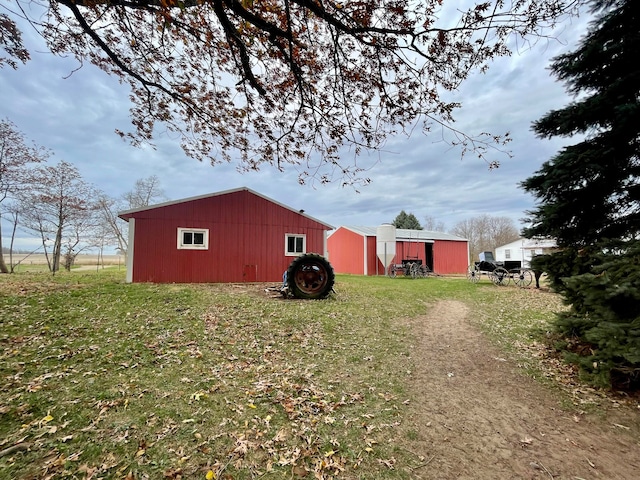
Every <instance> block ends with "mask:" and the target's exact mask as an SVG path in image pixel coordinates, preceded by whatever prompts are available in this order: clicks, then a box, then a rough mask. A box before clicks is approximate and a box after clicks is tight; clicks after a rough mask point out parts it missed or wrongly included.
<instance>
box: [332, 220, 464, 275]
mask: <svg viewBox="0 0 640 480" xmlns="http://www.w3.org/2000/svg"><path fill="white" fill-rule="evenodd" d="M376 232H377V229H376V227H345V226H343V227H340V228H338V229H337V230H336V231H335V232H333V233H332V234H331V235H329V238H328V240H327V249H328V250H329V261H330V262H331V266H332V267H333V269H334V270H335V271H336V273H352V274H356V275H384V274H385V271H384V265H383V264H382V262H380V260H379V259H378V256H377V253H376V247H377V243H376V242H377V238H376ZM403 260H421V261H422V264H423V265H426V266H428V267H429V268H430V269H431V271H433V272H435V273H439V274H464V273H466V271H467V267H468V265H469V245H468V241H467V240H466V239H464V238H461V237H457V236H455V235H451V234H449V233H444V232H429V231H426V230H405V229H401V228H398V229H396V256H395V259H394V260H393V263H402V261H403Z"/></svg>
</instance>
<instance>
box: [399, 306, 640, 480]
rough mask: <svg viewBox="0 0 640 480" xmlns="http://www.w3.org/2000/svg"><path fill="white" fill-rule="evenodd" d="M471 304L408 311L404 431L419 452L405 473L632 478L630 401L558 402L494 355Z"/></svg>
mask: <svg viewBox="0 0 640 480" xmlns="http://www.w3.org/2000/svg"><path fill="white" fill-rule="evenodd" d="M470 313H471V312H470V311H469V309H468V307H467V306H466V305H465V304H463V303H461V302H456V301H443V302H440V303H438V304H437V305H436V306H435V308H433V309H431V310H430V312H429V314H428V315H426V316H422V317H417V318H414V319H411V320H408V321H409V322H410V327H411V328H412V330H413V331H414V332H415V337H414V338H416V350H415V352H414V355H415V356H416V357H417V358H416V360H417V362H416V363H417V364H418V365H421V366H422V368H421V369H419V371H418V372H415V374H414V376H413V383H412V385H411V388H412V389H413V391H414V392H415V395H414V401H413V402H412V406H411V409H412V412H411V415H410V416H409V418H410V419H411V420H410V423H411V424H410V425H408V426H406V428H407V431H406V432H405V435H407V436H409V437H410V438H411V442H410V445H411V447H410V448H411V449H412V452H413V453H414V454H416V455H417V456H418V457H419V458H421V459H422V458H424V461H423V463H422V464H421V465H420V466H418V467H416V468H414V469H413V470H412V471H411V478H416V479H443V480H444V479H474V480H478V479H495V480H502V479H585V480H590V479H612V480H613V479H628V480H635V479H640V420H639V419H640V410H637V407H633V406H622V407H619V408H617V409H608V408H606V409H605V410H606V412H605V413H604V414H600V413H597V414H596V413H589V412H581V411H579V410H578V409H575V410H574V409H572V408H563V407H562V403H561V394H560V392H555V391H553V390H551V389H549V388H548V387H545V386H543V385H541V384H539V383H538V382H536V381H535V380H533V379H531V378H530V377H527V376H526V375H525V374H524V372H523V371H522V370H521V369H520V370H519V369H518V367H517V366H516V365H514V364H513V362H512V361H510V360H507V359H504V358H501V355H502V354H501V353H499V351H498V350H497V349H495V348H494V347H493V346H492V345H491V344H490V343H489V342H488V340H487V339H486V338H485V337H484V336H483V334H482V333H480V332H479V331H478V330H477V329H476V328H475V327H473V326H472V324H471V323H470V322H469V316H470ZM565 405H566V402H565ZM601 410H602V409H599V411H601Z"/></svg>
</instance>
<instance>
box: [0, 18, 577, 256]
mask: <svg viewBox="0 0 640 480" xmlns="http://www.w3.org/2000/svg"><path fill="white" fill-rule="evenodd" d="M587 19H588V17H587V16H586V15H585V16H583V17H580V18H579V19H574V20H572V21H571V22H570V23H565V24H563V25H562V26H561V28H559V29H558V30H557V31H556V32H554V35H555V37H557V39H554V40H540V41H538V42H537V43H536V44H535V45H532V46H531V45H530V46H526V47H525V46H524V45H521V46H520V47H518V48H517V50H518V51H516V52H514V54H513V56H512V57H509V58H504V59H500V60H498V61H496V62H494V63H493V64H492V66H491V67H490V69H489V71H488V72H487V73H485V74H475V75H474V76H472V77H471V78H470V79H469V80H468V81H467V82H466V83H464V84H463V85H462V86H461V88H460V90H459V91H457V92H454V94H455V96H454V98H455V100H456V101H459V102H461V103H462V109H461V110H459V111H458V112H457V115H456V120H457V122H456V125H455V126H456V128H458V129H460V130H462V131H464V132H466V133H469V134H475V133H479V132H484V131H486V132H491V133H495V134H502V133H504V132H510V135H511V137H512V138H513V141H512V142H511V143H510V144H509V146H508V149H509V150H510V151H511V153H512V155H513V157H512V158H508V157H506V156H504V155H501V154H496V155H495V156H493V157H492V159H495V160H498V161H500V168H498V169H494V170H489V169H488V165H487V163H486V162H485V161H484V160H481V159H478V158H475V157H474V156H473V155H469V156H466V157H464V158H461V156H460V151H459V150H457V149H455V148H453V149H452V148H451V147H449V146H448V145H447V144H445V143H443V142H442V141H440V140H441V132H439V131H434V133H433V135H431V136H424V135H422V134H421V133H420V132H416V133H414V134H413V135H412V136H411V137H410V138H406V137H397V138H394V139H391V140H390V141H389V142H388V144H387V146H386V148H385V151H383V152H381V153H380V154H379V156H377V157H375V158H368V159H365V161H366V162H368V163H369V164H371V165H372V166H371V168H370V170H369V171H368V172H367V176H369V177H370V178H371V180H372V183H371V184H370V185H368V186H366V187H362V188H360V189H359V193H358V192H356V191H355V190H354V189H353V188H351V187H341V186H340V184H339V183H337V184H330V185H324V186H322V185H306V186H301V185H299V184H298V181H297V178H298V172H297V171H296V170H295V169H290V170H289V171H287V172H285V173H281V172H278V171H276V170H269V169H268V168H264V169H263V170H262V171H260V172H257V173H254V172H252V173H245V174H240V173H238V172H236V169H235V165H217V166H215V167H212V166H211V165H209V164H206V163H199V162H198V161H196V160H192V159H190V158H187V157H186V156H185V155H184V153H183V152H182V150H181V149H180V146H179V142H178V141H177V139H172V138H169V137H167V136H161V137H160V138H158V139H157V141H156V145H157V149H155V150H153V149H151V148H136V147H132V146H130V145H129V144H127V143H126V142H123V141H122V140H121V139H120V138H119V137H118V136H117V135H116V134H115V133H114V130H115V129H116V128H119V129H122V130H125V131H128V130H130V128H129V126H130V120H129V117H128V113H129V107H130V104H129V102H128V94H129V91H128V88H127V87H126V86H123V85H120V84H119V83H118V82H117V81H116V80H115V79H113V78H110V77H108V76H107V75H106V74H105V73H103V72H102V71H99V70H98V69H96V68H94V67H92V66H91V65H85V66H83V67H82V68H81V69H79V70H77V71H76V69H77V67H78V65H77V63H76V62H75V61H74V60H73V59H72V58H60V57H54V56H52V55H51V54H49V53H47V51H46V47H45V46H44V44H43V43H42V41H41V40H40V39H39V38H38V37H37V36H34V34H33V33H30V32H25V33H24V35H25V40H26V41H27V44H28V46H29V48H30V50H31V56H32V59H31V61H29V62H28V63H27V64H26V65H24V66H21V67H19V68H18V70H15V71H14V70H12V69H11V68H8V67H5V68H3V69H1V70H0V118H8V119H10V120H11V121H12V122H14V123H15V124H16V126H17V127H18V129H19V130H20V131H21V132H23V133H24V134H25V136H26V137H27V138H28V139H29V140H33V141H34V142H36V143H37V144H38V145H41V146H43V147H47V148H49V149H50V150H52V151H53V152H54V157H53V159H52V160H53V161H54V162H55V161H59V160H66V161H68V162H71V163H73V164H74V165H75V166H76V167H77V168H78V169H79V171H80V173H81V174H82V176H83V177H84V179H85V180H86V181H87V182H90V183H92V184H94V185H95V186H96V187H98V188H99V189H100V190H102V191H104V192H106V193H107V194H109V195H111V196H113V197H116V196H119V195H121V194H122V193H124V192H126V191H129V190H131V189H132V187H133V185H134V182H135V181H136V180H137V179H141V178H146V177H149V176H150V175H157V176H158V178H159V179H160V182H161V187H162V189H163V190H164V193H165V195H166V196H167V198H168V199H170V200H177V199H181V198H187V197H192V196H196V195H203V194H207V193H213V192H217V191H222V190H227V189H232V188H237V187H243V186H246V187H249V188H251V189H253V190H255V191H257V192H259V193H261V194H263V195H266V196H268V197H270V198H273V199H274V200H277V201H279V202H281V203H284V204H286V205H289V206H291V207H292V208H296V209H304V210H305V212H306V213H307V214H309V215H311V216H313V217H315V218H318V219H320V220H322V221H324V222H326V223H329V224H331V225H333V226H336V227H337V226H340V225H364V226H377V225H379V224H381V223H385V222H391V221H393V219H394V218H395V217H396V215H397V214H398V213H400V211H401V210H405V211H406V212H407V213H413V214H414V215H415V216H416V217H417V218H418V220H420V221H421V222H424V220H425V217H427V216H430V217H432V218H434V219H435V220H436V221H438V222H442V223H444V225H445V229H446V230H449V229H451V228H452V227H453V226H454V225H455V224H456V223H457V222H459V221H462V220H467V219H470V218H473V217H474V216H478V215H482V214H489V215H492V216H506V217H509V218H511V219H513V221H514V223H515V225H516V226H517V227H518V228H520V227H521V226H522V224H521V222H520V219H522V218H523V217H524V215H525V213H524V212H525V211H526V210H527V209H530V208H531V207H532V206H533V199H532V198H531V197H530V196H529V195H527V194H525V193H524V192H523V191H522V190H521V189H519V187H518V183H519V182H520V181H522V180H524V179H526V178H527V177H529V176H530V175H531V174H533V173H534V172H535V171H536V170H537V169H538V168H539V167H540V165H541V164H542V163H543V162H544V161H545V160H548V159H549V158H550V157H551V156H553V154H554V153H555V152H557V151H558V150H559V149H560V148H561V147H562V146H563V144H566V142H568V140H567V139H554V140H540V139H537V138H535V136H534V135H533V133H532V131H531V123H532V122H533V121H534V120H537V119H539V118H540V117H541V116H542V115H544V114H545V113H546V112H548V111H549V110H551V109H555V108H560V107H562V106H563V105H565V104H566V103H567V102H568V101H570V97H569V96H567V94H566V93H565V90H564V87H563V86H562V85H561V84H559V83H558V82H556V81H555V79H554V78H552V77H551V76H550V75H549V70H548V66H549V63H550V59H551V58H552V57H554V56H556V55H559V54H561V53H564V52H567V51H570V50H572V49H574V48H575V46H576V44H577V42H578V41H579V38H580V37H581V36H582V35H583V34H584V33H585V24H586V21H587ZM2 231H3V235H4V236H5V237H6V234H7V232H8V231H9V230H8V228H3V230H2ZM5 242H7V243H5ZM3 243H4V244H5V245H7V244H8V239H6V240H5V238H3Z"/></svg>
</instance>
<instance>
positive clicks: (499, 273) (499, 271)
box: [491, 267, 509, 286]
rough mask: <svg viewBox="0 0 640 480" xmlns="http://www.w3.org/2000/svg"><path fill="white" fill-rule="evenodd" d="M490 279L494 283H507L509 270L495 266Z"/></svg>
mask: <svg viewBox="0 0 640 480" xmlns="http://www.w3.org/2000/svg"><path fill="white" fill-rule="evenodd" d="M491 281H492V282H493V283H495V284H496V285H502V286H504V285H509V272H507V270H506V269H505V268H502V267H496V269H495V270H494V271H493V272H491Z"/></svg>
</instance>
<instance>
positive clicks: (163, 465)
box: [0, 270, 561, 480]
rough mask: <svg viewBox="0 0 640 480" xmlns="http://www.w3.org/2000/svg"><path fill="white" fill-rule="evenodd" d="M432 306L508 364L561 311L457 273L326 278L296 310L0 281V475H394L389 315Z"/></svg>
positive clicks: (172, 293)
mask: <svg viewBox="0 0 640 480" xmlns="http://www.w3.org/2000/svg"><path fill="white" fill-rule="evenodd" d="M438 299H457V300H461V301H464V302H466V303H468V304H469V305H470V306H471V308H472V310H473V311H474V320H473V321H474V322H477V324H478V325H479V326H480V327H481V328H482V329H483V330H484V331H486V332H487V333H488V334H489V335H490V336H491V337H492V338H494V339H495V341H496V342H499V343H501V344H502V346H503V348H504V349H505V352H506V353H505V355H509V354H513V355H522V359H523V360H522V361H523V362H525V361H526V358H527V356H526V351H524V353H523V352H522V351H521V349H519V348H517V346H518V345H528V344H531V342H532V341H533V339H534V336H535V335H538V334H539V333H537V332H539V331H540V329H542V330H544V329H545V328H546V327H547V325H548V321H549V320H550V319H551V318H552V316H553V314H552V312H553V311H556V310H558V309H559V308H561V304H560V302H559V300H558V298H557V297H556V296H554V295H551V294H540V293H539V292H533V291H531V290H528V289H525V290H520V289H517V288H515V287H513V286H511V287H496V286H494V285H492V284H491V283H489V282H488V281H487V282H486V283H484V282H480V283H479V284H471V283H468V282H467V281H466V279H464V278H444V277H439V278H427V279H416V280H411V279H404V278H397V279H389V278H386V277H368V278H365V277H357V276H338V277H337V280H336V294H335V295H332V296H331V297H330V298H328V299H327V300H323V301H299V300H282V299H280V298H272V297H270V296H269V295H267V294H265V292H264V291H263V290H262V288H259V287H258V286H245V285H241V286H238V285H152V284H126V283H125V282H124V271H122V270H120V271H118V270H115V271H108V270H103V271H99V272H96V271H83V272H71V273H67V272H61V273H59V274H58V275H56V276H55V277H51V276H50V275H49V274H46V273H22V274H15V275H2V276H0V326H1V327H2V329H1V332H0V345H1V347H2V348H1V351H0V355H1V362H0V383H1V387H2V388H1V393H0V442H1V443H0V450H2V454H1V455H0V478H2V479H31V478H39V479H40V478H41V479H44V478H104V479H106V478H109V479H112V478H113V479H122V478H124V479H133V478H135V479H143V478H150V479H162V478H169V479H171V478H173V479H178V478H196V479H197V478H201V479H205V478H207V479H209V480H210V479H212V478H217V479H223V478H233V479H249V478H258V477H260V478H273V479H280V478H304V477H306V476H309V478H331V477H332V476H339V477H340V478H354V479H355V478H358V479H368V478H370V479H373V478H385V479H394V478H410V476H409V474H408V473H407V472H408V471H409V469H410V468H411V465H412V464H415V463H416V462H417V460H416V459H415V456H414V455H413V454H412V453H411V452H410V449H401V448H398V446H397V445H398V443H397V442H394V439H396V438H397V436H398V435H399V429H398V428H397V427H398V425H400V424H401V423H402V421H403V415H404V414H405V410H406V408H405V402H406V401H407V400H408V398H407V395H408V392H406V391H405V389H404V380H405V379H406V378H407V376H408V375H410V374H411V373H410V372H411V371H412V370H413V369H415V368H417V367H418V366H416V365H414V364H413V359H412V356H411V341H412V339H411V338H410V336H409V333H408V332H407V331H406V330H405V329H404V327H402V326H401V325H402V324H401V323H400V322H398V321H397V320H398V319H400V318H401V317H413V316H417V315H420V314H423V313H424V312H425V311H426V310H427V309H428V308H429V306H430V305H431V304H433V302H435V301H437V300H438ZM514 345H515V346H516V347H514ZM402 441H403V442H404V444H407V443H410V441H411V439H410V438H409V439H407V438H404V439H403V440H402ZM391 459H393V462H391V461H390V460H391ZM391 465H395V468H390V466H391ZM314 474H315V475H316V477H314Z"/></svg>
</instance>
